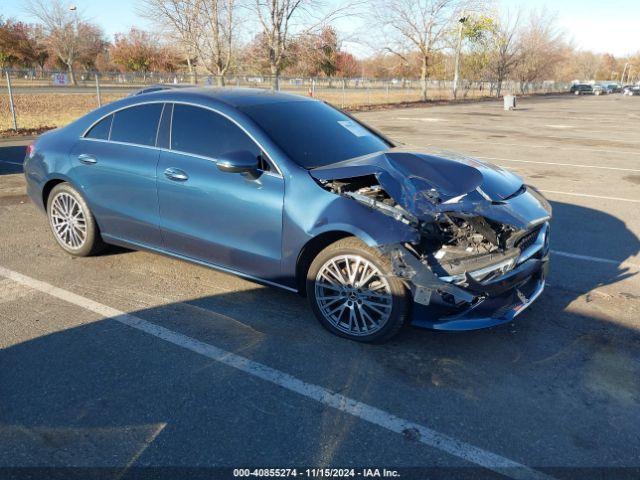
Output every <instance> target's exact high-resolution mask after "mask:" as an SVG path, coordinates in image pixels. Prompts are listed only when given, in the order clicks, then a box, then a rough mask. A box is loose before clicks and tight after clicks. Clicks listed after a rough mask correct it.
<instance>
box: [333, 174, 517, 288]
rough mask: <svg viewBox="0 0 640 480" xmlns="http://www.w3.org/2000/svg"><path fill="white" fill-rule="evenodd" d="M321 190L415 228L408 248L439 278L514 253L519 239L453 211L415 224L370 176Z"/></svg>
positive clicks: (503, 228) (509, 228)
mask: <svg viewBox="0 0 640 480" xmlns="http://www.w3.org/2000/svg"><path fill="white" fill-rule="evenodd" d="M324 187H325V188H327V189H330V190H331V191H333V192H334V193H337V194H339V195H343V196H345V197H349V198H352V199H354V200H356V201H358V202H360V203H363V204H364V205H367V206H368V207H370V208H373V209H376V210H378V211H380V212H381V213H384V214H385V215H389V216H391V217H393V218H395V219H396V220H398V221H400V222H403V223H405V224H407V225H411V226H413V227H414V228H416V229H417V230H418V231H419V232H420V242H419V243H418V244H413V245H410V246H408V247H409V248H410V249H411V250H412V251H413V252H414V253H415V255H416V256H417V257H418V258H420V259H421V260H424V261H426V262H427V263H428V264H429V266H430V267H431V268H432V270H433V271H434V273H436V275H438V276H439V277H443V276H444V277H448V276H452V275H458V274H463V273H465V272H466V271H469V270H478V269H481V268H483V267H485V266H487V265H489V264H495V263H496V262H498V261H500V260H501V259H503V258H504V259H509V258H513V257H514V256H515V254H516V253H518V251H517V249H515V248H514V244H515V243H516V241H517V239H519V237H520V236H521V235H518V231H517V229H515V228H514V227H512V226H509V225H504V224H499V223H496V222H493V221H491V220H487V219H485V218H483V217H481V216H478V215H473V214H466V213H461V212H455V211H454V212H441V213H438V214H436V215H434V217H433V218H432V219H430V220H419V219H418V218H416V217H415V216H413V215H412V214H411V213H409V212H407V211H406V210H405V209H404V208H402V207H401V206H400V205H398V203H397V202H396V201H395V200H393V199H392V198H391V197H390V196H389V195H388V194H387V193H386V192H385V190H384V189H383V188H382V186H380V185H379V184H378V182H377V180H376V178H375V177H373V176H370V175H369V176H364V177H356V178H347V179H342V180H339V181H331V182H326V183H324Z"/></svg>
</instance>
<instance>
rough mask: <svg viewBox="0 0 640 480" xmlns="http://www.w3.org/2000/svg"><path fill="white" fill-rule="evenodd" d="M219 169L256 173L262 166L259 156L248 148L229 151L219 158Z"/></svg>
mask: <svg viewBox="0 0 640 480" xmlns="http://www.w3.org/2000/svg"><path fill="white" fill-rule="evenodd" d="M217 163H218V169H219V170H221V171H223V172H228V173H246V174H255V173H256V172H257V171H258V167H259V166H260V165H259V163H258V157H256V156H255V155H254V154H253V153H251V152H249V151H248V150H238V151H235V152H227V153H225V154H223V155H221V156H220V157H219V158H218V162H217Z"/></svg>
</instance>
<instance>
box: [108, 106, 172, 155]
mask: <svg viewBox="0 0 640 480" xmlns="http://www.w3.org/2000/svg"><path fill="white" fill-rule="evenodd" d="M161 112H162V104H161V103H149V104H147V105H140V106H138V107H131V108H127V109H125V110H120V111H119V112H116V113H115V114H114V118H113V125H112V126H111V138H110V140H111V141H115V142H127V143H135V144H136V145H149V146H154V145H155V144H156V133H157V132H158V122H159V121H160V113H161Z"/></svg>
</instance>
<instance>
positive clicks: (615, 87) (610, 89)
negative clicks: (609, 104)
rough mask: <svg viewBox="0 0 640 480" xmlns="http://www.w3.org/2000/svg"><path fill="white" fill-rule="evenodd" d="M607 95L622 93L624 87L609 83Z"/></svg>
mask: <svg viewBox="0 0 640 480" xmlns="http://www.w3.org/2000/svg"><path fill="white" fill-rule="evenodd" d="M606 86H607V93H620V92H622V87H621V86H620V84H619V83H615V82H614V83H607V84H606Z"/></svg>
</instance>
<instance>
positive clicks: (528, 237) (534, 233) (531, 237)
mask: <svg viewBox="0 0 640 480" xmlns="http://www.w3.org/2000/svg"><path fill="white" fill-rule="evenodd" d="M539 233H540V227H538V228H535V229H533V230H531V231H530V232H529V233H526V234H525V235H524V236H523V237H522V238H520V239H519V240H518V241H517V242H516V245H515V246H516V247H518V248H519V249H520V251H521V252H524V251H525V250H526V249H527V248H529V247H530V246H531V245H533V244H534V243H536V240H537V238H538V234H539Z"/></svg>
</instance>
